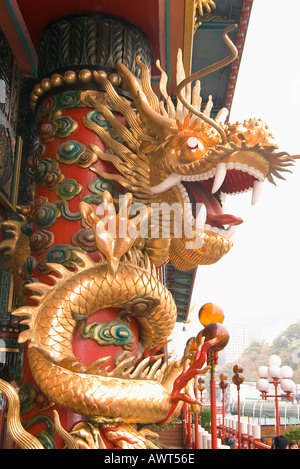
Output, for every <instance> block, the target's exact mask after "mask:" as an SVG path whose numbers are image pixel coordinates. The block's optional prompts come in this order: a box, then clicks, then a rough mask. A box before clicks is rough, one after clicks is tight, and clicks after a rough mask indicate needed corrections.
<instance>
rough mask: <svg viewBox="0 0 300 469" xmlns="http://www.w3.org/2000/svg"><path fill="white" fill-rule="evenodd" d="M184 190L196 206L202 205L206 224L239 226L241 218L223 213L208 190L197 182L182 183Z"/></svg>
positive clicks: (241, 221)
mask: <svg viewBox="0 0 300 469" xmlns="http://www.w3.org/2000/svg"><path fill="white" fill-rule="evenodd" d="M184 186H185V188H186V189H187V190H188V192H189V193H190V194H191V195H192V197H193V199H194V201H195V202H196V203H197V204H201V203H204V204H205V206H206V210H207V223H209V222H214V224H218V225H223V226H224V225H240V224H241V223H243V220H242V218H239V217H236V216H234V215H230V214H225V213H223V210H222V207H221V205H220V204H219V202H218V200H217V199H216V197H214V196H213V195H212V193H211V191H210V190H208V189H207V188H206V187H204V186H203V185H202V184H201V183H197V182H186V181H185V182H184Z"/></svg>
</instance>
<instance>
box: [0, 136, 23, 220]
mask: <svg viewBox="0 0 300 469" xmlns="http://www.w3.org/2000/svg"><path fill="white" fill-rule="evenodd" d="M22 146H23V140H22V138H21V137H19V136H18V137H17V138H16V147H15V150H14V151H15V156H14V157H15V166H14V175H13V176H12V179H13V180H12V184H14V188H12V190H13V191H14V194H13V198H12V200H11V201H9V200H8V199H7V198H6V197H5V196H4V195H3V194H1V193H0V203H1V204H2V205H3V206H4V207H6V208H7V209H8V210H11V211H13V212H16V209H17V202H18V188H19V178H20V169H21V157H22Z"/></svg>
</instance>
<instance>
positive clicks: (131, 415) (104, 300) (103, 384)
mask: <svg viewBox="0 0 300 469" xmlns="http://www.w3.org/2000/svg"><path fill="white" fill-rule="evenodd" d="M78 255H79V256H80V257H81V260H82V261H83V264H84V267H79V268H78V271H77V273H75V274H74V272H72V271H70V270H68V269H66V268H64V267H62V266H56V265H52V268H53V270H55V271H56V272H59V274H60V276H61V278H60V279H57V280H56V285H54V286H53V287H49V286H47V285H44V284H37V283H35V284H32V285H31V288H32V289H34V290H35V291H40V292H42V296H41V297H37V296H35V299H37V300H38V301H39V303H40V304H39V305H37V306H34V307H32V306H25V307H22V308H20V309H19V310H16V311H15V313H14V314H15V315H23V316H24V315H27V316H30V319H29V320H25V321H27V323H29V326H30V327H29V329H28V330H26V331H24V332H23V333H22V335H21V336H20V341H25V340H28V339H29V340H30V346H29V351H28V358H29V363H30V367H31V371H32V374H33V377H34V379H35V380H36V382H37V384H38V385H39V387H40V388H41V389H42V390H43V392H44V393H45V394H46V395H47V397H48V398H49V399H50V400H51V401H53V402H55V403H56V404H58V405H60V406H62V407H64V408H67V409H70V410H71V411H72V412H75V413H78V414H81V415H93V416H101V417H105V418H108V419H117V418H119V419H121V420H122V422H130V423H137V422H139V423H142V422H149V421H151V422H156V421H158V420H160V419H161V418H163V417H165V416H166V415H167V414H168V411H169V409H170V405H171V398H170V389H169V388H168V383H169V380H167V383H166V387H164V386H163V384H161V383H160V382H157V381H155V380H153V379H152V380H151V379H146V380H143V379H128V378H127V379H126V378H115V377H112V376H99V375H97V374H90V373H84V372H78V371H74V369H67V368H66V367H65V364H66V363H72V362H73V361H74V360H75V359H76V357H74V354H73V351H72V343H73V338H74V331H75V328H76V325H77V323H76V319H74V317H75V315H84V316H86V317H89V316H90V315H92V314H93V313H94V312H96V311H98V310H100V309H102V308H105V307H108V306H112V307H116V308H124V306H125V307H126V304H130V302H132V301H137V304H142V305H144V304H145V303H143V301H144V300H143V299H144V298H145V299H146V303H147V301H148V303H149V301H150V303H151V300H152V301H153V299H156V301H154V302H153V304H152V305H151V307H150V308H148V309H150V311H148V312H147V311H146V313H145V311H142V312H140V313H133V312H132V311H127V314H130V313H131V314H134V315H135V317H136V319H137V321H138V322H139V323H140V325H141V331H142V332H141V339H140V340H141V343H142V345H143V347H144V348H146V349H151V348H153V347H155V346H157V345H159V341H161V339H163V340H164V339H167V337H168V336H169V335H170V332H171V331H172V329H173V327H174V324H175V321H176V305H175V303H174V300H173V297H172V295H171V293H170V292H169V291H168V290H167V289H166V288H165V287H164V285H163V284H162V283H161V282H160V281H159V279H158V278H157V276H156V273H155V270H153V269H151V266H150V264H149V265H148V267H147V266H145V263H144V265H143V267H139V266H138V265H135V264H134V265H133V264H128V263H125V262H120V264H119V267H118V271H117V273H116V275H111V274H109V272H108V271H107V264H106V263H100V265H99V264H96V263H94V262H93V261H91V259H90V258H89V257H88V256H86V255H84V254H82V253H78ZM137 257H138V256H137ZM53 278H54V277H53ZM145 307H146V306H145ZM142 309H143V308H142ZM162 331H163V333H162ZM62 364H63V365H62ZM70 368H71V367H70ZM81 368H82V366H81ZM81 368H77V369H81ZM144 368H145V366H143V369H144ZM100 373H101V371H100ZM171 384H172V383H171Z"/></svg>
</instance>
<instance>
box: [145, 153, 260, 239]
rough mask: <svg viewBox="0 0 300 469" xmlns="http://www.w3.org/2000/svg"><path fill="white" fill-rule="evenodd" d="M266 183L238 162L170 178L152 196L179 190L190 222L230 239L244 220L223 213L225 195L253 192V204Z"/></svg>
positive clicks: (253, 170) (155, 188)
mask: <svg viewBox="0 0 300 469" xmlns="http://www.w3.org/2000/svg"><path fill="white" fill-rule="evenodd" d="M263 181H264V175H263V174H262V173H261V172H260V171H258V170H257V169H255V168H254V167H250V166H248V165H246V164H242V163H239V162H228V163H219V164H218V165H217V167H216V168H214V169H212V170H211V171H208V172H206V173H202V174H198V175H192V176H183V175H179V174H175V173H173V174H171V175H170V176H169V177H168V178H167V179H165V180H164V181H163V182H162V183H160V184H159V185H158V186H155V187H152V188H151V190H152V191H153V192H164V191H165V190H168V189H170V188H171V187H172V186H177V187H178V189H179V190H180V192H181V196H182V198H183V201H184V203H185V204H186V205H185V210H186V215H187V216H188V218H190V217H191V216H192V217H193V218H194V219H195V221H194V224H195V225H196V227H197V228H198V229H201V230H205V231H213V232H215V233H218V234H220V235H222V236H225V237H226V238H230V237H231V236H232V235H233V233H234V232H235V230H236V228H235V227H236V226H237V225H239V224H241V223H243V220H242V218H239V217H237V216H235V215H231V214H228V213H225V212H224V209H223V203H222V201H223V199H224V197H223V196H224V194H239V193H242V192H246V191H249V190H252V204H254V203H256V201H257V199H258V197H259V195H260V193H261V186H262V184H263Z"/></svg>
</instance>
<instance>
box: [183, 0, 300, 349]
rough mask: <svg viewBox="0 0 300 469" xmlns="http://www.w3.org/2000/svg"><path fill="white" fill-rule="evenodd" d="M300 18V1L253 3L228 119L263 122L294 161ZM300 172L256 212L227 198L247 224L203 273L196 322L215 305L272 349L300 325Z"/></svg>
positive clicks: (299, 106)
mask: <svg viewBox="0 0 300 469" xmlns="http://www.w3.org/2000/svg"><path fill="white" fill-rule="evenodd" d="M217 1H218V0H217ZM219 1H220V0H219ZM299 18H300V1H299V0H289V1H287V0H254V4H253V7H252V12H251V17H250V23H249V28H248V32H247V37H246V42H245V47H244V51H243V56H242V61H241V67H240V71H239V75H238V81H237V86H236V91H235V95H234V101H233V106H232V110H231V114H230V122H236V121H237V120H244V119H248V118H251V117H257V118H261V119H263V120H265V121H266V122H267V123H268V124H269V127H270V130H271V132H272V133H273V135H274V137H275V139H276V142H277V144H278V145H279V150H280V151H287V152H288V153H290V154H291V155H293V154H299V153H300V117H299V110H300V52H299V50H300V28H299ZM297 166H298V167H297ZM299 166H300V160H298V163H296V165H295V167H294V168H293V173H292V174H290V173H286V176H285V177H286V181H281V180H279V179H278V183H277V187H275V186H273V185H272V184H270V183H269V182H268V181H266V182H265V184H264V189H263V193H262V196H261V198H260V199H259V201H258V202H257V204H256V205H255V206H254V207H253V206H251V204H250V193H248V194H244V195H242V196H230V197H229V196H227V200H226V205H225V211H226V213H232V214H234V215H236V216H241V217H242V218H243V219H244V223H243V224H242V225H240V226H239V227H238V228H239V229H238V230H237V232H236V233H235V235H234V236H233V243H234V245H233V247H232V249H231V251H230V252H229V253H228V254H227V255H226V256H225V257H224V258H223V259H221V261H219V262H218V263H217V264H215V265H212V266H200V267H199V269H198V274H197V281H196V284H195V288H194V294H193V297H192V301H191V307H192V308H193V306H194V310H193V312H191V314H190V316H189V319H190V320H191V322H192V323H194V321H195V322H196V324H197V319H196V318H197V311H198V309H199V307H200V306H202V305H203V304H204V303H207V302H213V303H216V304H218V305H220V306H221V307H222V308H223V310H224V313H225V322H224V325H226V323H228V322H237V321H239V322H244V323H247V324H248V325H249V333H250V340H252V339H257V340H259V341H261V340H263V339H264V340H266V341H267V342H271V341H273V340H274V339H275V338H276V337H277V336H278V335H279V334H280V333H281V332H282V331H283V330H284V329H286V328H287V327H288V326H289V325H290V324H293V323H295V322H297V321H298V320H300V167H299ZM198 324H199V323H198ZM200 328H201V327H200Z"/></svg>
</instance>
